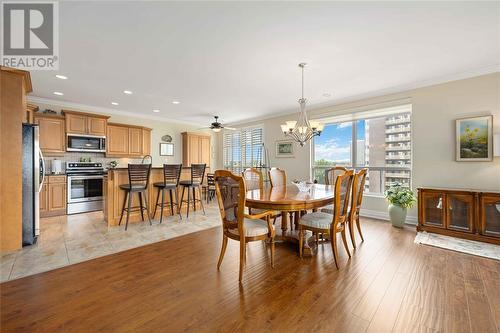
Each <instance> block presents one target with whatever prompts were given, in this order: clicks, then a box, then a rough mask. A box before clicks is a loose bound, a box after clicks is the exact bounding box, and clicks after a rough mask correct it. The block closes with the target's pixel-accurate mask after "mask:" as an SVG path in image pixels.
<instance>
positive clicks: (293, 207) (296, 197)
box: [246, 184, 335, 255]
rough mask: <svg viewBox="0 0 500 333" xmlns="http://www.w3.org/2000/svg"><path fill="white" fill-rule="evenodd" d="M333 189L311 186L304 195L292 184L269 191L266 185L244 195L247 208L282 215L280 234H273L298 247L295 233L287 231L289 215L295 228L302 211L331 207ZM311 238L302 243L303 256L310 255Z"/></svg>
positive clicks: (308, 235)
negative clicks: (275, 212)
mask: <svg viewBox="0 0 500 333" xmlns="http://www.w3.org/2000/svg"><path fill="white" fill-rule="evenodd" d="M334 195H335V193H334V187H333V186H331V185H322V184H313V185H312V187H311V189H310V190H309V191H307V192H300V191H299V189H298V187H297V186H296V185H294V184H288V185H283V186H275V187H272V186H270V185H265V186H264V187H263V188H262V189H255V190H249V191H247V194H246V206H247V207H248V208H250V209H252V208H255V209H266V210H275V211H280V212H282V214H281V232H279V230H276V237H277V238H278V239H281V240H283V241H289V242H293V243H297V244H298V240H299V233H298V229H295V230H290V229H288V212H298V213H296V214H295V221H294V222H295V225H297V224H298V221H299V219H300V213H301V212H303V211H309V210H316V209H318V208H321V207H324V206H328V205H332V204H333V198H334ZM310 236H312V234H311V233H310V232H308V234H307V235H306V239H308V241H306V242H304V254H305V255H311V254H312V253H313V249H312V248H311V245H313V244H314V242H310V240H311V239H312V238H311V237H310Z"/></svg>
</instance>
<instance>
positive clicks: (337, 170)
mask: <svg viewBox="0 0 500 333" xmlns="http://www.w3.org/2000/svg"><path fill="white" fill-rule="evenodd" d="M346 171H347V169H346V168H344V167H341V166H336V167H333V168H330V169H326V170H325V184H326V185H335V180H336V179H337V176H339V175H342V174H343V173H344V172H346Z"/></svg>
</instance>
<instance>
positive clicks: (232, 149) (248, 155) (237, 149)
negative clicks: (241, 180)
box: [224, 127, 264, 174]
mask: <svg viewBox="0 0 500 333" xmlns="http://www.w3.org/2000/svg"><path fill="white" fill-rule="evenodd" d="M263 142H264V141H263V130H262V128H261V127H253V128H245V129H241V130H237V131H231V132H229V131H228V132H226V133H224V168H225V169H228V170H231V171H232V172H234V173H236V174H239V173H241V172H242V171H243V170H244V169H245V168H250V167H258V166H261V164H262V162H263V159H264V157H263V156H262V153H263V145H262V144H263Z"/></svg>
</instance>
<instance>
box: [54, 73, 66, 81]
mask: <svg viewBox="0 0 500 333" xmlns="http://www.w3.org/2000/svg"><path fill="white" fill-rule="evenodd" d="M56 77H57V78H58V79H61V80H67V79H68V77H67V76H64V75H59V74H57V75H56Z"/></svg>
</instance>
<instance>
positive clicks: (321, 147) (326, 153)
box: [314, 120, 365, 163]
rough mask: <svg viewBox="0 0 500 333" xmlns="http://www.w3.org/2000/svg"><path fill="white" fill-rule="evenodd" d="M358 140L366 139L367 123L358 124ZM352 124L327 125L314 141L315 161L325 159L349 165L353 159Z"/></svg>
mask: <svg viewBox="0 0 500 333" xmlns="http://www.w3.org/2000/svg"><path fill="white" fill-rule="evenodd" d="M357 139H358V140H364V139H365V122H364V121H363V120H360V121H358V122H357ZM351 140H352V124H351V122H347V123H340V124H331V125H326V126H325V129H324V130H323V132H322V133H321V135H320V136H319V137H316V138H315V140H314V152H315V160H321V159H325V160H327V161H333V162H338V163H349V162H350V159H351Z"/></svg>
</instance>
